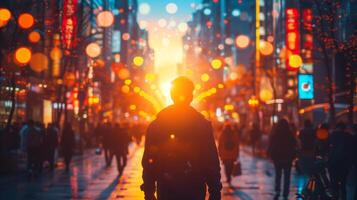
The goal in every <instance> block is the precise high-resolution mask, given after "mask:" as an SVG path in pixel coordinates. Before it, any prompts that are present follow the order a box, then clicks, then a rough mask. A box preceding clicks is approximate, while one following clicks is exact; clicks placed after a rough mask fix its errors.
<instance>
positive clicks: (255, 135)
mask: <svg viewBox="0 0 357 200" xmlns="http://www.w3.org/2000/svg"><path fill="white" fill-rule="evenodd" d="M261 137H262V132H261V130H260V128H259V125H258V124H257V123H254V124H253V126H252V129H251V130H250V142H251V145H252V153H253V155H255V153H256V150H257V149H256V148H257V145H258V144H259V142H260V139H261Z"/></svg>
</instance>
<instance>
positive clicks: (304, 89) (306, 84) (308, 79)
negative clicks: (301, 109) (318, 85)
mask: <svg viewBox="0 0 357 200" xmlns="http://www.w3.org/2000/svg"><path fill="white" fill-rule="evenodd" d="M298 92H299V99H306V100H309V99H313V98H314V77H313V76H312V74H299V75H298Z"/></svg>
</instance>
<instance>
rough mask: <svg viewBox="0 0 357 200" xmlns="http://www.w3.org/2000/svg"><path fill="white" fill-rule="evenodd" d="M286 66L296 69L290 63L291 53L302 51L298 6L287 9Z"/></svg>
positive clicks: (296, 53) (295, 53) (297, 53)
mask: <svg viewBox="0 0 357 200" xmlns="http://www.w3.org/2000/svg"><path fill="white" fill-rule="evenodd" d="M285 16H286V23H285V28H286V41H285V42H286V49H287V56H286V62H285V63H286V68H287V69H288V70H296V69H297V68H296V67H292V66H290V64H289V57H290V56H291V55H299V53H300V34H299V12H298V10H297V9H296V8H287V9H286V13H285Z"/></svg>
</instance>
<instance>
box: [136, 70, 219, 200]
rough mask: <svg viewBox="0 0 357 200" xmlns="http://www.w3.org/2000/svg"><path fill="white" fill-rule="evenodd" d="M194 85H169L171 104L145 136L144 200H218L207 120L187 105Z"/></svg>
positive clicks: (177, 82)
mask: <svg viewBox="0 0 357 200" xmlns="http://www.w3.org/2000/svg"><path fill="white" fill-rule="evenodd" d="M193 90H194V85H193V83H192V82H191V81H190V80H189V79H187V78H185V77H179V78H177V79H175V80H174V81H173V82H172V88H171V98H172V100H173V102H174V104H173V105H171V106H169V107H167V108H165V109H164V110H162V111H161V112H160V113H159V114H158V115H157V118H156V120H155V121H153V122H152V123H151V124H150V126H149V128H148V130H147V135H146V141H145V151H144V156H143V159H142V165H143V182H144V183H143V185H142V186H141V189H142V190H143V191H144V193H145V200H153V199H156V198H155V196H154V193H155V192H157V199H158V200H204V199H205V195H206V186H208V192H209V196H210V197H209V199H210V200H218V199H221V192H220V191H221V189H222V185H221V182H220V178H221V175H220V165H219V159H218V154H217V148H216V146H215V141H214V138H213V130H212V126H211V124H210V122H209V121H207V120H205V118H204V117H203V116H202V115H201V114H200V113H198V112H197V111H196V110H195V109H194V108H192V107H191V106H190V103H191V101H192V98H193V94H192V93H193Z"/></svg>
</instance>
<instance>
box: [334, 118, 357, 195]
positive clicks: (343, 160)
mask: <svg viewBox="0 0 357 200" xmlns="http://www.w3.org/2000/svg"><path fill="white" fill-rule="evenodd" d="M329 146H330V154H329V172H330V175H331V185H332V189H333V191H334V192H335V196H336V198H337V199H339V198H341V199H342V200H346V183H347V176H348V173H349V172H350V170H351V167H352V163H353V157H355V156H356V155H355V152H353V149H354V148H355V147H354V146H353V136H352V135H351V134H350V133H348V132H347V131H346V125H345V123H344V122H339V123H337V124H336V129H335V130H334V131H333V132H332V133H331V136H330V138H329Z"/></svg>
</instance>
